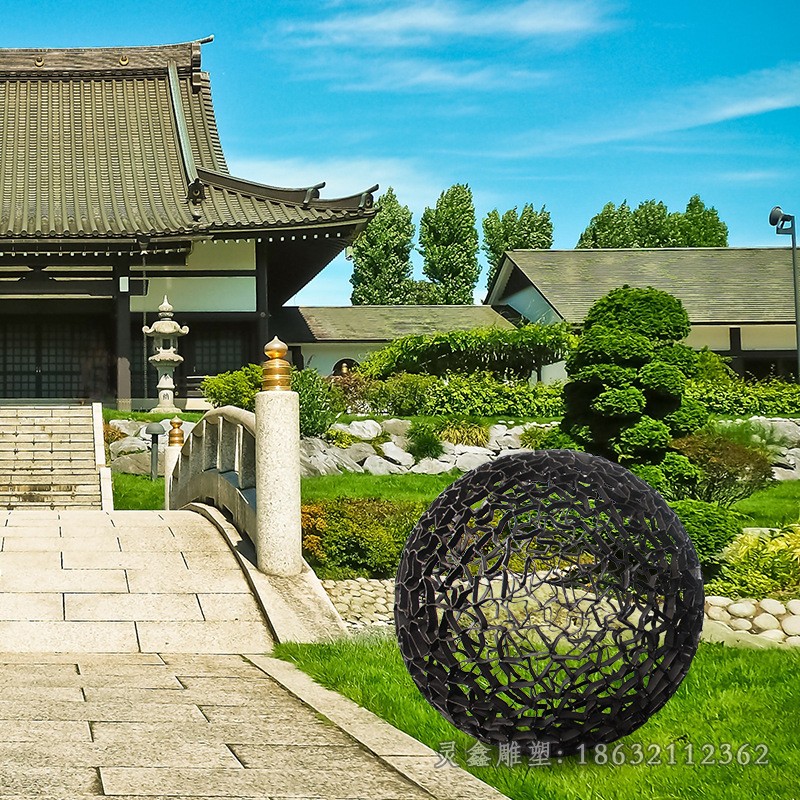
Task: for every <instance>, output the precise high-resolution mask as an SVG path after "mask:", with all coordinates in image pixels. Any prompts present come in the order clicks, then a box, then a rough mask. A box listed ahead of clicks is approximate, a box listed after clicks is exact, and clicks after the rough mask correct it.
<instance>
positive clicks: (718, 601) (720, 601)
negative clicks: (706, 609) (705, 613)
mask: <svg viewBox="0 0 800 800" xmlns="http://www.w3.org/2000/svg"><path fill="white" fill-rule="evenodd" d="M732 602H733V600H731V599H730V597H721V596H720V595H716V594H712V595H711V596H710V597H706V605H709V606H721V607H722V608H727V607H728V606H729V605H730V604H731V603H732Z"/></svg>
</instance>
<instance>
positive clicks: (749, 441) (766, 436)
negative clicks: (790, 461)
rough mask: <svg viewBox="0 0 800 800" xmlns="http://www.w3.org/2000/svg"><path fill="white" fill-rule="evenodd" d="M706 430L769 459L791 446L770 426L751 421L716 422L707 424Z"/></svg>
mask: <svg viewBox="0 0 800 800" xmlns="http://www.w3.org/2000/svg"><path fill="white" fill-rule="evenodd" d="M706 430H708V431H710V432H712V433H714V434H715V435H717V436H722V437H723V438H724V439H727V440H728V441H731V442H735V443H736V444H740V445H742V446H743V447H750V448H754V449H755V450H758V451H760V452H761V453H763V454H764V455H765V456H766V457H767V458H769V459H772V458H773V457H774V456H775V455H777V454H778V453H780V452H781V450H783V449H784V448H785V447H789V446H791V444H792V441H791V439H790V438H789V437H787V436H783V435H781V434H780V432H779V431H777V430H776V429H775V428H773V427H772V426H771V425H762V424H761V423H760V422H757V421H755V420H751V419H743V420H736V421H733V420H717V421H715V422H711V423H709V424H708V425H707V426H706Z"/></svg>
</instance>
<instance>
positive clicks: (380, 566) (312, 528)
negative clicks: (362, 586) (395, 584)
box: [301, 497, 427, 578]
mask: <svg viewBox="0 0 800 800" xmlns="http://www.w3.org/2000/svg"><path fill="white" fill-rule="evenodd" d="M426 508H427V504H425V503H418V502H396V501H388V500H379V499H372V498H349V497H348V498H344V497H342V498H337V499H335V500H327V501H323V502H319V503H312V504H305V505H304V506H303V508H302V515H301V521H302V528H303V549H304V552H305V556H306V558H307V559H308V561H309V563H310V564H311V565H312V566H313V567H314V569H315V570H316V572H317V574H318V575H319V576H320V577H322V578H356V577H366V578H391V577H394V574H395V572H396V571H397V565H398V564H399V562H400V553H401V551H402V549H403V545H404V544H405V541H406V539H407V538H408V534H409V533H410V532H411V529H412V528H413V527H414V525H416V523H417V521H418V520H419V518H420V516H421V515H422V513H423V512H424V511H425V509H426Z"/></svg>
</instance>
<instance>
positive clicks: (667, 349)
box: [653, 342, 700, 378]
mask: <svg viewBox="0 0 800 800" xmlns="http://www.w3.org/2000/svg"><path fill="white" fill-rule="evenodd" d="M653 360H654V361H657V362H659V363H662V364H671V365H672V366H673V367H677V368H678V369H679V370H680V371H681V372H682V373H683V374H684V376H685V377H686V378H694V377H695V376H696V375H697V373H698V370H699V368H700V358H699V355H698V353H697V351H696V350H692V348H691V347H689V346H687V345H685V344H681V343H680V342H676V343H674V344H667V345H656V349H655V352H654V353H653Z"/></svg>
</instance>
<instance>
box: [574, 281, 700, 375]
mask: <svg viewBox="0 0 800 800" xmlns="http://www.w3.org/2000/svg"><path fill="white" fill-rule="evenodd" d="M596 325H600V326H602V327H604V328H608V329H613V330H618V329H624V330H626V331H631V332H632V331H635V332H637V333H638V334H639V335H640V336H643V337H645V338H646V339H649V340H651V341H652V342H653V344H654V346H655V345H656V344H657V343H658V344H662V343H663V344H662V346H663V345H673V344H674V343H675V342H677V341H679V340H680V339H685V338H686V337H687V336H688V335H689V329H690V324H689V316H688V314H687V313H686V310H685V309H684V307H683V303H682V302H681V301H680V300H679V299H678V298H677V297H673V296H672V295H671V294H668V293H667V292H662V291H661V290H660V289H653V288H652V287H647V288H646V289H640V288H637V287H633V286H628V285H625V286H621V287H619V288H618V289H612V290H611V291H610V292H609V293H608V294H606V295H604V296H603V297H601V298H600V299H599V300H597V301H596V302H595V303H594V305H592V307H591V308H590V309H589V311H588V313H587V314H586V319H585V321H584V326H583V329H584V331H589V330H591V329H592V328H593V327H594V326H596ZM659 360H666V359H659Z"/></svg>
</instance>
